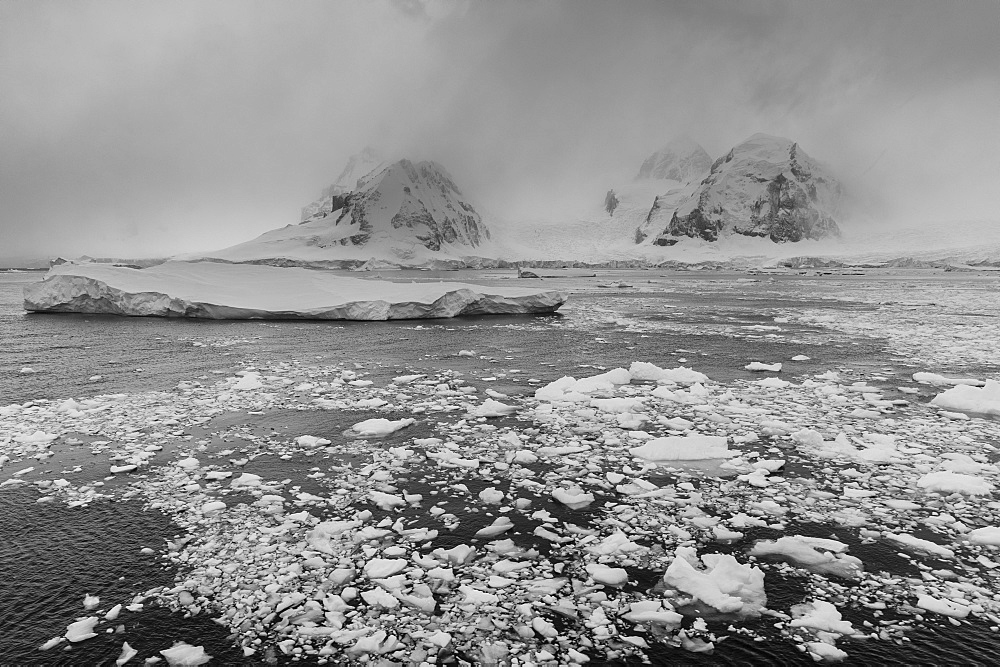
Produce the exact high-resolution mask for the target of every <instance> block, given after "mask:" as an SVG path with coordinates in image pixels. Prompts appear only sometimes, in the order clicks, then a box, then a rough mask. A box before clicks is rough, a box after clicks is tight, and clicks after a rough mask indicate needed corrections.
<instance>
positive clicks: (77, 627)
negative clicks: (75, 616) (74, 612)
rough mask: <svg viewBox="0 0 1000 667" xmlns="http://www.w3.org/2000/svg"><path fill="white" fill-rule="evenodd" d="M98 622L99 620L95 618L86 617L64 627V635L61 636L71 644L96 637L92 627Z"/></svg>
mask: <svg viewBox="0 0 1000 667" xmlns="http://www.w3.org/2000/svg"><path fill="white" fill-rule="evenodd" d="M98 621H100V619H99V618H98V617H97V616H88V617H87V618H83V619H80V620H79V621H76V622H75V623H70V624H69V625H67V626H66V634H65V635H63V636H64V637H66V639H68V640H69V641H71V642H82V641H83V640H84V639H90V638H91V637H96V636H97V633H96V632H94V626H96V625H97V623H98Z"/></svg>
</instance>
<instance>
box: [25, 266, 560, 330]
mask: <svg viewBox="0 0 1000 667" xmlns="http://www.w3.org/2000/svg"><path fill="white" fill-rule="evenodd" d="M567 298H568V296H567V294H566V293H565V292H561V291H557V290H539V289H532V288H523V287H518V288H492V287H491V288H488V289H487V288H484V287H481V286H479V285H473V284H466V283H451V282H422V283H416V282H408V283H401V282H391V281H388V280H362V279H358V278H349V277H345V276H339V275H335V274H332V273H329V272H325V271H315V270H309V269H300V268H289V267H275V266H263V265H257V264H222V263H214V262H166V263H164V264H160V265H157V266H153V267H150V268H148V269H134V268H129V267H123V266H115V265H111V264H62V265H59V266H54V267H52V269H50V270H49V272H48V273H47V274H46V276H45V278H44V279H43V280H42V281H40V282H37V283H31V284H29V285H27V286H26V287H25V288H24V309H25V310H27V311H29V312H50V313H54V312H62V313H95V314H96V313H104V314H113V315H129V316H141V317H190V318H202V319H313V320H398V319H418V318H446V317H457V316H460V315H489V314H520V313H550V312H553V311H555V310H557V309H558V308H559V307H560V306H561V305H562V304H563V303H565V302H566V300H567Z"/></svg>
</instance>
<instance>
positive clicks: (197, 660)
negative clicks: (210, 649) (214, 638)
mask: <svg viewBox="0 0 1000 667" xmlns="http://www.w3.org/2000/svg"><path fill="white" fill-rule="evenodd" d="M160 655H162V656H163V657H164V658H166V659H167V664H168V665H185V666H192V665H204V664H205V663H206V662H208V661H209V660H211V659H212V656H210V655H209V654H207V653H205V647H204V646H191V644H188V643H187V642H177V643H176V644H174V645H173V646H171V647H170V648H168V649H164V650H163V651H160Z"/></svg>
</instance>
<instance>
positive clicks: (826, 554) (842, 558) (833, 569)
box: [749, 535, 864, 579]
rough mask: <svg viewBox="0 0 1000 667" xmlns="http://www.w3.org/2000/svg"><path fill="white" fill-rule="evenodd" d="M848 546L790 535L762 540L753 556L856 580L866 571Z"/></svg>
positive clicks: (752, 551) (833, 541)
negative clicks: (777, 559)
mask: <svg viewBox="0 0 1000 667" xmlns="http://www.w3.org/2000/svg"><path fill="white" fill-rule="evenodd" d="M845 551H847V545H846V544H844V543H843V542H840V541H838V540H831V539H827V538H820V537H806V536H803V535H786V536H784V537H779V538H778V539H777V540H758V541H757V543H756V544H754V546H753V548H752V549H750V552H749V553H750V555H751V556H774V557H777V558H781V559H783V560H786V561H788V562H790V563H792V564H795V565H800V566H802V567H804V568H806V569H808V570H810V571H812V572H818V573H819V574H833V575H836V576H838V577H843V578H845V579H856V578H857V577H858V576H859V575H860V574H861V573H862V572H863V571H864V565H863V564H862V562H861V559H860V558H855V557H854V556H848V555H847V554H846V553H844V552H845Z"/></svg>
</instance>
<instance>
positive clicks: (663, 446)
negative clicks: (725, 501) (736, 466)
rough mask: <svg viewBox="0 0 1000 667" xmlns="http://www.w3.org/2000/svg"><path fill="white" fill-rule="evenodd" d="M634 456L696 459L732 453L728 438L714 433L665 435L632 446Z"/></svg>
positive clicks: (661, 459) (652, 458) (722, 456)
mask: <svg viewBox="0 0 1000 667" xmlns="http://www.w3.org/2000/svg"><path fill="white" fill-rule="evenodd" d="M629 451H630V452H632V455H633V456H638V457H639V458H643V459H646V460H647V461H696V460H702V459H723V458H727V457H728V456H729V455H730V452H729V447H728V445H727V444H726V438H723V437H720V436H714V435H688V436H672V435H671V436H665V437H662V438H653V439H652V440H647V441H646V442H645V443H644V444H643V445H642V446H641V447H632V448H631V449H630V450H629Z"/></svg>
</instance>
